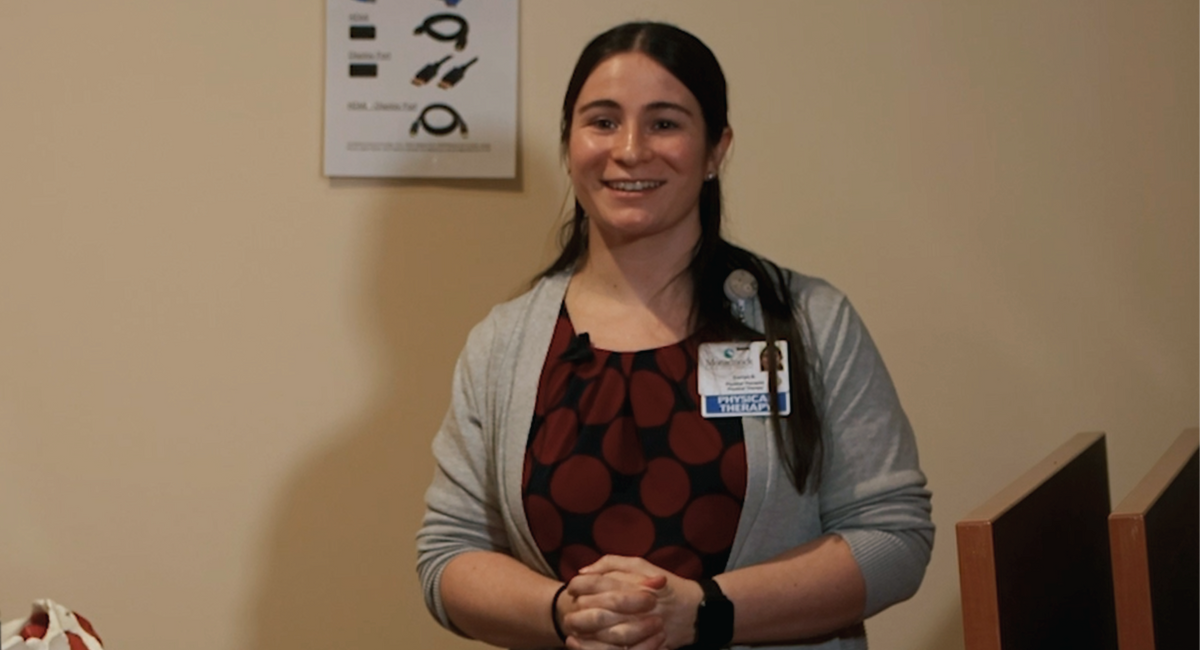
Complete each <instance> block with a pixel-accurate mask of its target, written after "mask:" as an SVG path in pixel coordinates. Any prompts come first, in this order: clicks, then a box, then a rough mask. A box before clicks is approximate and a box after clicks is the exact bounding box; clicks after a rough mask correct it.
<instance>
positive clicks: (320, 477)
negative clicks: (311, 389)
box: [241, 166, 557, 650]
mask: <svg viewBox="0 0 1200 650" xmlns="http://www.w3.org/2000/svg"><path fill="white" fill-rule="evenodd" d="M518 168H520V167H519V166H518ZM363 184H366V185H368V186H370V187H372V188H373V189H374V191H376V192H379V193H380V194H381V195H385V196H386V199H385V200H384V201H383V203H384V204H385V205H384V206H382V207H381V208H380V213H379V214H376V215H373V216H372V217H371V223H372V224H374V228H372V230H377V232H376V233H370V234H369V239H368V241H371V242H373V246H374V249H375V250H374V254H375V255H377V259H376V260H375V262H374V263H368V264H367V267H368V273H369V277H368V279H367V281H368V283H369V284H370V286H369V289H370V290H369V291H368V292H366V294H367V295H366V297H365V298H364V302H365V303H367V304H366V305H364V307H363V312H365V313H360V314H359V315H360V316H361V318H362V319H363V320H364V321H365V322H364V323H363V326H364V329H366V330H367V331H368V332H369V334H370V335H371V336H372V337H373V339H375V340H377V341H378V340H381V341H382V344H381V345H377V346H375V347H376V349H375V350H374V354H376V355H378V356H379V358H380V364H379V365H380V366H381V367H383V371H384V372H385V373H387V376H386V377H385V378H384V379H383V380H382V381H380V384H381V385H380V386H379V387H378V391H377V393H376V395H375V397H374V399H373V400H372V402H371V403H370V404H369V405H368V407H367V408H366V411H365V412H364V413H363V414H362V415H361V417H359V418H358V419H357V420H356V421H353V422H350V423H348V424H347V425H345V426H344V427H343V428H342V429H341V430H340V431H337V432H335V433H332V434H331V435H329V436H328V439H329V440H331V441H332V444H331V446H330V447H329V448H327V449H325V450H323V451H321V452H319V453H317V454H315V455H314V457H312V458H310V459H309V460H308V461H307V462H306V463H305V464H304V465H302V466H300V467H299V468H297V469H296V471H295V474H294V475H293V477H292V478H291V480H290V481H289V483H288V484H287V485H286V486H284V489H283V496H282V497H281V500H280V502H279V505H278V506H277V507H276V508H275V510H274V511H273V513H272V516H273V522H272V524H271V529H270V533H269V537H268V539H267V540H266V542H265V544H264V550H263V553H264V554H265V557H264V559H263V560H262V564H261V565H259V567H261V568H260V570H261V572H262V573H261V575H262V578H261V581H260V582H259V583H258V585H257V587H256V591H255V592H254V593H253V594H252V603H251V606H250V608H249V609H248V611H247V612H246V614H245V617H246V618H245V619H244V620H243V621H242V622H241V624H242V626H243V629H245V630H246V631H247V633H246V642H245V644H244V646H243V647H245V648H247V650H249V649H253V650H301V649H307V648H313V649H321V650H332V649H335V648H376V647H406V648H478V647H482V646H480V645H479V644H476V643H474V642H469V641H465V640H461V639H458V638H457V637H454V636H453V635H452V634H451V633H449V632H446V631H444V630H442V629H441V628H440V627H438V626H437V624H436V623H435V622H434V620H433V619H432V617H430V616H429V614H428V613H427V612H426V609H425V605H424V601H423V598H422V594H421V590H420V586H419V583H418V581H417V577H416V572H415V564H416V554H415V542H414V536H415V535H416V532H417V529H418V527H419V525H420V521H421V516H422V514H423V512H424V504H423V495H424V492H425V488H426V487H427V485H428V483H429V480H430V478H431V477H432V473H433V460H432V457H431V454H430V450H429V445H430V442H431V440H432V437H433V434H434V433H435V431H436V430H437V427H438V425H439V424H440V422H441V419H442V416H443V415H444V409H445V407H446V405H447V404H448V402H449V388H450V378H451V374H452V371H453V365H454V360H455V359H456V357H457V355H458V352H459V349H460V348H461V346H462V344H463V342H464V341H465V338H466V334H467V331H468V329H469V327H470V326H471V325H472V324H474V322H475V321H477V320H479V319H480V318H481V317H482V316H483V315H484V314H486V311H487V309H488V308H490V306H491V305H492V304H493V303H495V302H498V301H501V300H503V299H505V298H506V297H508V296H511V295H514V293H515V292H516V291H518V290H519V289H520V288H521V286H523V285H522V284H521V283H522V282H523V281H524V280H525V279H527V278H529V277H530V276H531V275H532V274H533V273H534V272H535V270H536V268H537V264H538V263H539V262H540V261H542V260H541V259H540V258H539V254H540V253H541V251H542V250H543V248H544V246H545V242H546V231H547V229H549V228H550V227H551V225H550V224H552V223H553V222H554V221H555V219H556V217H557V215H556V214H555V213H554V212H553V208H548V207H547V206H532V207H531V206H530V205H529V204H530V203H531V201H529V200H528V195H529V193H527V192H525V191H524V187H523V183H522V181H521V180H520V179H518V180H516V181H504V182H501V181H487V182H465V181H445V182H429V183H408V182H401V181H346V182H345V183H342V182H340V181H338V182H335V184H334V185H335V188H337V187H354V186H356V185H363ZM479 190H484V191H487V194H488V195H487V196H485V197H482V200H480V199H481V197H480V196H479V195H478V191H479ZM497 190H499V191H501V192H504V193H505V195H502V196H499V197H497V196H496V195H497V193H498V192H497ZM535 194H536V193H535ZM413 206H438V207H437V209H436V210H429V211H428V213H426V214H420V215H417V214H414V211H413ZM484 208H486V210H484ZM472 209H474V211H475V212H474V213H472V212H471V210H472ZM481 212H486V214H483V213H481ZM464 235H469V236H464ZM256 568H258V567H256Z"/></svg>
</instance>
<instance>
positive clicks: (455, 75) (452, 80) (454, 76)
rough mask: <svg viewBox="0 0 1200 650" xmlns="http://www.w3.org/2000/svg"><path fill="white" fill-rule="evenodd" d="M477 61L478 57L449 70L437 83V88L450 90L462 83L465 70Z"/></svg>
mask: <svg viewBox="0 0 1200 650" xmlns="http://www.w3.org/2000/svg"><path fill="white" fill-rule="evenodd" d="M478 60H479V57H475V58H473V59H471V60H470V61H467V62H466V63H464V64H462V65H460V66H458V67H456V68H450V72H447V73H446V76H444V77H442V80H441V81H439V82H438V88H441V89H443V90H449V89H450V88H452V87H453V86H454V84H456V83H458V82H460V81H462V78H463V75H464V74H466V73H467V68H469V67H471V66H472V65H474V64H475V62H476V61H478Z"/></svg>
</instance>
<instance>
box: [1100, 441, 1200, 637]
mask: <svg viewBox="0 0 1200 650" xmlns="http://www.w3.org/2000/svg"><path fill="white" fill-rule="evenodd" d="M1198 449H1200V429H1195V428H1193V429H1186V430H1185V431H1183V433H1181V434H1179V437H1177V438H1176V439H1175V442H1174V443H1172V444H1171V446H1170V447H1169V448H1168V449H1167V451H1166V453H1164V454H1163V455H1162V457H1161V458H1159V460H1158V462H1156V463H1155V464H1154V467H1152V468H1150V471H1149V472H1147V473H1146V476H1145V477H1144V478H1143V479H1142V480H1141V481H1139V482H1138V484H1137V485H1136V486H1134V488H1133V490H1131V491H1130V492H1129V495H1128V496H1126V497H1125V498H1124V499H1123V500H1122V501H1121V503H1120V504H1119V505H1117V507H1116V508H1115V509H1114V510H1113V512H1112V514H1110V515H1109V516H1108V536H1109V544H1110V547H1111V549H1112V570H1113V600H1114V602H1115V605H1116V610H1117V640H1118V642H1119V644H1120V647H1121V649H1122V650H1153V648H1154V608H1153V606H1152V602H1151V598H1150V558H1149V556H1148V555H1147V551H1146V513H1147V512H1149V511H1150V508H1152V507H1153V506H1154V504H1155V502H1156V501H1157V500H1158V498H1159V497H1160V496H1162V494H1163V492H1164V491H1166V489H1167V487H1169V486H1170V485H1171V481H1174V480H1175V477H1176V476H1179V472H1180V471H1181V470H1182V469H1183V467H1184V466H1185V465H1187V463H1188V462H1189V461H1190V460H1191V458H1192V456H1194V455H1195V454H1196V453H1197V450H1198Z"/></svg>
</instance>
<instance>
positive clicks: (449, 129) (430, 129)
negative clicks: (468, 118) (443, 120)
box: [408, 104, 468, 138]
mask: <svg viewBox="0 0 1200 650" xmlns="http://www.w3.org/2000/svg"><path fill="white" fill-rule="evenodd" d="M433 111H442V112H445V113H449V114H450V123H449V124H446V125H444V126H438V125H436V124H430V123H429V121H428V120H426V119H425V118H426V116H427V115H428V114H429V113H430V112H433ZM422 128H424V129H425V131H426V132H427V133H429V134H430V135H436V136H443V135H449V134H451V133H454V131H455V130H456V129H458V130H461V131H462V137H464V138H465V137H467V133H468V131H467V123H466V122H464V121H463V118H462V116H461V115H459V114H458V111H456V110H454V109H453V108H452V107H450V106H449V105H447V104H430V105H428V106H426V107H425V108H423V109H421V114H420V115H418V116H417V119H415V120H413V123H412V126H410V127H409V128H408V135H409V137H416V135H417V133H418V132H419V131H420V130H421V129H422Z"/></svg>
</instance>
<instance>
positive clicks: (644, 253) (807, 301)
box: [418, 23, 933, 650]
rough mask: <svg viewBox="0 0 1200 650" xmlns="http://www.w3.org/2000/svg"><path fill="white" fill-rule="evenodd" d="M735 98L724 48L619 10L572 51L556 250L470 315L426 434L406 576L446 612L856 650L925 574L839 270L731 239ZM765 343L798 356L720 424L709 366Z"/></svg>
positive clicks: (912, 508)
mask: <svg viewBox="0 0 1200 650" xmlns="http://www.w3.org/2000/svg"><path fill="white" fill-rule="evenodd" d="M726 112H727V111H726V92H725V81H724V76H723V75H722V73H721V69H720V66H719V64H718V63H717V61H716V59H715V57H714V56H713V54H712V53H711V52H710V51H709V50H708V48H707V47H706V46H705V45H704V44H703V43H701V42H700V41H699V40H698V39H696V38H695V37H693V36H692V35H690V34H688V33H686V32H684V31H682V30H679V29H677V28H675V27H672V26H669V25H664V24H659V23H631V24H626V25H621V26H619V27H616V28H614V29H612V30H610V31H608V32H605V33H604V34H601V35H600V36H598V37H597V38H596V39H594V40H593V41H592V42H591V43H590V44H589V45H588V46H587V47H586V48H585V49H584V51H583V53H582V55H581V56H580V59H579V61H578V63H577V65H576V67H575V71H574V74H573V75H572V78H571V81H570V83H569V85H568V88H567V93H566V96H565V98H564V101H563V118H562V144H563V148H564V154H565V159H566V163H567V168H568V173H569V174H570V177H571V181H572V185H573V187H574V191H575V195H576V205H575V214H574V218H573V219H572V221H571V222H570V223H569V224H568V226H567V228H566V230H565V234H566V237H565V244H564V247H563V252H562V254H561V256H560V257H559V259H558V260H557V261H556V262H555V263H554V264H552V265H551V266H550V268H549V269H547V270H546V271H545V272H544V273H543V274H542V276H541V277H540V278H539V279H538V281H537V282H536V283H535V285H534V287H533V289H532V290H531V291H530V292H528V293H526V294H525V295H523V296H521V297H519V298H517V299H515V300H513V301H511V302H509V303H506V304H504V305H500V306H498V307H497V308H496V309H494V310H493V311H492V313H491V314H490V315H489V316H488V318H487V319H485V320H484V322H482V323H481V324H480V325H478V326H477V327H476V328H475V329H474V330H473V331H472V333H471V336H470V338H469V339H468V342H467V345H466V348H465V350H464V351H463V353H462V356H461V357H460V359H459V363H458V366H457V368H456V371H455V379H454V395H453V402H452V405H451V408H450V411H449V413H448V415H447V416H446V420H445V422H444V423H443V425H442V428H441V430H440V431H439V432H438V435H437V437H436V438H435V440H434V444H433V449H434V454H435V456H436V457H437V460H438V470H437V472H436V474H435V477H434V481H433V484H432V485H431V486H430V488H429V491H428V493H427V495H426V501H427V505H428V509H427V512H426V516H425V521H424V526H423V528H422V530H421V532H420V533H419V535H418V550H419V559H418V570H419V573H420V575H421V580H422V584H423V586H424V589H425V596H426V602H427V604H428V605H429V607H430V610H431V611H432V612H433V614H434V615H435V616H436V617H437V619H438V620H439V621H440V622H441V623H442V624H443V625H445V626H447V627H449V628H450V629H452V630H454V631H456V632H458V633H460V634H464V635H467V636H470V637H472V638H476V639H480V640H483V641H485V642H488V643H491V644H494V645H498V646H508V647H557V646H564V645H565V646H566V647H569V648H576V649H584V648H586V649H589V650H590V649H605V648H632V649H636V650H654V649H657V648H671V649H674V648H680V647H687V646H690V647H694V648H700V649H704V648H719V647H727V646H729V645H730V644H734V645H738V644H755V645H774V646H777V647H822V648H864V647H866V640H865V636H864V632H863V628H862V625H861V622H862V620H863V619H864V618H865V617H867V616H870V615H871V614H874V613H876V612H878V611H880V610H882V609H883V608H885V607H887V606H888V605H891V604H892V603H895V602H898V601H900V600H903V599H906V598H908V597H909V596H911V595H912V594H913V593H914V592H915V590H916V588H917V586H918V585H919V584H920V581H921V578H922V577H923V574H924V569H925V565H926V563H927V562H928V559H929V553H930V549H931V546H932V540H933V525H932V524H931V522H930V519H929V511H930V505H929V493H928V491H926V490H925V489H924V485H925V478H924V476H923V475H922V473H921V471H920V469H919V466H918V463H917V453H916V447H915V443H914V440H913V436H912V431H911V429H910V427H909V424H908V421H907V418H906V417H905V415H904V413H903V411H902V410H901V408H900V405H899V402H898V400H897V398H896V394H895V390H894V388H893V386H892V384H891V380H890V378H889V377H888V374H887V371H886V369H885V368H884V366H883V363H882V361H881V360H880V358H879V355H878V353H877V351H876V349H875V347H874V344H873V343H872V342H871V339H870V337H869V335H868V334H867V332H866V329H865V328H864V327H863V325H862V323H861V321H860V320H859V319H858V316H857V315H856V314H855V312H854V310H853V308H852V307H851V306H850V304H849V303H848V302H847V300H846V299H845V297H844V296H843V295H842V294H840V293H839V292H838V291H837V290H836V289H833V288H832V287H831V286H829V285H828V284H826V283H824V282H822V281H820V280H817V279H814V278H809V277H805V276H802V275H799V274H796V273H792V272H788V271H783V270H780V269H779V268H778V267H776V266H775V265H773V264H771V263H770V262H767V261H765V260H763V259H761V258H759V257H757V256H755V255H753V254H751V253H749V252H746V251H744V250H742V249H740V248H737V247H735V246H733V245H731V244H729V243H728V242H726V241H724V240H723V239H722V238H721V236H720V221H721V191H720V181H719V172H720V166H721V161H722V158H723V156H724V155H725V152H726V151H727V150H728V148H729V144H730V142H731V139H732V131H731V130H730V128H729V125H728V122H727V115H726ZM746 273H749V274H750V275H746ZM727 280H729V281H730V282H727ZM722 344H724V347H722ZM756 345H757V346H759V347H754V346H756ZM775 345H778V346H779V347H780V351H781V354H784V355H786V356H787V357H788V359H787V362H786V363H783V364H780V367H781V368H788V369H793V370H791V371H790V372H785V371H783V370H778V371H775V370H772V371H770V372H769V380H768V381H767V384H768V385H767V386H766V387H765V393H763V394H765V395H766V397H763V394H760V395H757V398H761V399H759V400H758V401H757V402H754V399H751V400H750V402H754V404H752V406H754V405H756V406H757V408H759V409H760V411H761V409H764V408H765V409H768V411H761V412H760V414H758V415H752V416H745V417H717V416H719V415H721V413H719V412H714V411H713V409H715V410H716V411H720V407H719V404H720V403H721V402H720V400H721V399H723V398H722V397H721V396H719V395H713V394H711V393H712V391H713V390H714V389H712V388H711V387H712V385H714V384H715V385H717V386H718V388H717V389H716V390H717V391H718V392H720V391H721V390H725V389H727V390H726V392H729V393H737V392H738V390H737V389H738V387H739V386H740V385H741V384H738V383H737V381H734V380H733V379H730V377H733V378H736V377H737V375H736V374H733V375H728V376H727V377H725V378H724V379H722V378H721V377H720V376H717V375H715V374H714V373H715V372H717V370H720V369H721V368H736V364H737V362H738V359H740V358H745V359H746V360H747V363H749V364H751V365H753V366H755V367H754V368H753V369H752V370H754V371H757V363H755V360H756V357H754V356H751V354H752V353H751V352H749V351H750V350H752V349H758V350H761V349H765V348H764V347H762V346H767V347H770V346H775ZM753 354H756V353H753ZM739 355H742V356H739ZM723 364H724V365H723ZM797 368H800V369H805V368H807V369H808V372H796V371H795V370H794V369H797ZM739 381H740V380H739ZM743 383H744V382H743ZM702 385H708V386H709V388H707V389H705V390H706V391H708V392H707V393H706V394H701V393H700V392H699V391H700V387H701V386H702ZM734 397H737V398H745V397H747V396H746V395H744V394H741V395H735V396H734ZM749 397H750V398H755V397H756V396H755V395H750V396H749ZM726 398H728V396H726ZM735 401H736V400H735ZM746 403H749V402H746ZM789 407H790V411H789V412H786V413H785V412H781V409H783V410H785V411H787V410H788V409H789Z"/></svg>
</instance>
